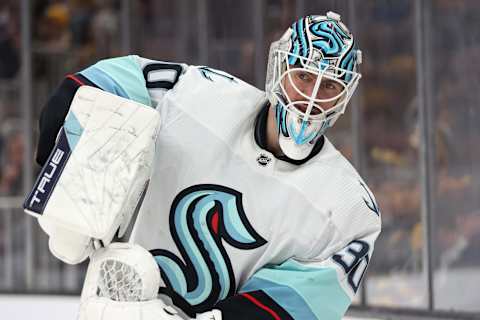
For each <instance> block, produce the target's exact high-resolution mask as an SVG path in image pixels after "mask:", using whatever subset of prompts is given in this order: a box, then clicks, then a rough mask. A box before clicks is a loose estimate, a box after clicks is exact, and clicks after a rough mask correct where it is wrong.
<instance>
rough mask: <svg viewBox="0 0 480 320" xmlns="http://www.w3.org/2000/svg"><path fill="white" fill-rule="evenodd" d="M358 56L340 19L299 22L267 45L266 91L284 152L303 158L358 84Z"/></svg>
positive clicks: (332, 15) (335, 16) (313, 18)
mask: <svg viewBox="0 0 480 320" xmlns="http://www.w3.org/2000/svg"><path fill="white" fill-rule="evenodd" d="M361 58H362V56H361V51H360V50H357V49H356V47H355V42H354V39H353V36H352V34H351V33H350V31H349V30H348V28H347V27H346V26H345V25H344V24H343V23H342V22H341V21H340V15H338V14H336V13H334V12H328V13H327V14H326V15H325V16H306V17H304V18H301V19H299V20H298V21H296V22H295V23H293V25H292V26H291V27H290V28H289V29H288V30H287V31H286V32H285V33H284V35H283V36H282V37H281V38H280V40H278V41H275V42H273V43H272V45H271V46H270V53H269V57H268V66H267V79H266V92H267V96H268V99H269V101H270V103H271V105H272V106H273V107H274V108H275V118H276V123H277V128H278V134H279V143H280V148H281V149H282V152H283V153H284V154H285V155H286V156H287V157H289V158H291V159H295V160H302V159H305V158H306V157H307V156H308V155H309V154H310V152H311V151H312V148H313V146H314V145H315V142H316V141H317V140H318V138H319V137H321V136H322V135H323V134H324V133H325V131H326V130H327V129H328V128H329V127H331V126H333V124H334V123H335V122H336V121H337V119H338V118H339V117H340V115H341V114H343V113H344V112H345V108H346V105H347V103H348V101H349V100H350V98H351V97H352V95H353V92H354V91H355V88H356V87H357V85H358V81H359V80H360V77H361V75H360V74H359V73H358V72H357V66H358V64H360V63H361Z"/></svg>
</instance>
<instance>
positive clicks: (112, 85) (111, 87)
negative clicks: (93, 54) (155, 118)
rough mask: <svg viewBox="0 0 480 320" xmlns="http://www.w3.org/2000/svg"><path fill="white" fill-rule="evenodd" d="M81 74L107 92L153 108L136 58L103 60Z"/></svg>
mask: <svg viewBox="0 0 480 320" xmlns="http://www.w3.org/2000/svg"><path fill="white" fill-rule="evenodd" d="M80 74H82V75H83V76H85V77H86V78H88V79H89V80H90V81H92V82H93V83H95V84H96V85H98V86H99V87H100V88H101V89H103V90H105V91H108V92H110V93H113V94H116V95H118V96H121V97H124V98H127V99H131V100H133V101H136V102H139V103H142V104H144V105H147V106H152V100H151V99H150V95H149V94H148V90H147V87H146V82H145V78H144V77H143V72H142V70H141V69H140V65H139V64H138V63H137V61H135V56H126V57H119V58H112V59H107V60H102V61H99V62H97V63H96V64H94V65H93V66H91V67H89V68H87V69H85V70H83V71H81V72H80Z"/></svg>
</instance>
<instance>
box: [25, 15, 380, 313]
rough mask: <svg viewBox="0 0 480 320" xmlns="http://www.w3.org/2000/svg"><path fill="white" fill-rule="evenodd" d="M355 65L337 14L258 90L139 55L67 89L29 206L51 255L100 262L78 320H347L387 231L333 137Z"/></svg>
mask: <svg viewBox="0 0 480 320" xmlns="http://www.w3.org/2000/svg"><path fill="white" fill-rule="evenodd" d="M360 63H361V52H360V50H358V49H357V47H356V44H355V42H354V39H353V35H352V34H351V33H350V31H349V30H348V29H347V27H346V26H345V25H344V24H343V22H342V21H341V19H340V15H338V14H336V13H333V12H328V13H327V14H326V15H324V16H307V17H304V18H301V19H299V20H298V21H296V22H295V23H294V24H293V25H292V26H291V27H290V28H288V30H287V31H286V32H285V34H284V35H283V36H282V37H281V38H280V39H279V40H278V41H276V42H274V43H272V45H271V48H270V53H269V59H268V68H267V79H266V90H265V91H262V90H259V89H257V88H255V87H253V86H251V85H249V84H247V83H245V82H243V81H242V80H240V79H238V78H236V77H235V76H232V75H230V74H228V73H226V72H223V71H220V70H215V69H212V68H209V67H206V66H191V65H186V64H182V63H170V62H163V61H156V60H150V59H146V58H142V57H139V56H134V55H132V56H126V57H119V58H112V59H107V60H102V61H100V62H98V63H96V64H94V65H92V66H90V67H88V68H87V69H85V70H83V71H80V72H78V73H76V74H72V75H69V76H67V77H66V78H65V79H64V81H63V82H62V83H61V85H60V86H59V87H58V89H57V90H56V91H55V92H54V93H53V95H52V96H51V98H50V99H49V101H48V103H47V104H46V106H45V107H44V109H43V110H42V115H41V118H40V139H39V144H38V149H37V162H38V163H39V164H41V165H42V166H43V167H42V171H41V172H40V174H39V177H38V179H37V181H36V183H35V185H34V188H33V190H32V192H31V194H30V195H29V196H28V197H27V199H26V201H25V205H24V207H25V210H26V212H27V213H29V214H31V215H33V216H35V217H37V218H38V222H39V224H40V226H41V227H42V229H43V230H44V231H45V232H46V233H47V234H48V235H49V248H50V250H51V252H52V253H53V254H54V255H55V256H56V257H58V258H59V259H61V260H62V261H65V262H66V263H71V264H76V263H80V262H82V261H84V260H86V259H89V267H88V271H87V275H86V278H85V284H84V288H83V290H82V297H81V307H80V316H79V318H80V319H82V320H150V319H152V320H153V319H155V320H170V319H172V320H173V319H200V320H201V319H212V320H213V319H215V320H222V319H223V320H240V319H245V320H246V319H248V320H255V319H262V320H265V319H275V320H278V319H282V320H283V319H301V320H305V319H329V320H330V319H341V318H342V316H343V315H344V313H345V312H346V310H347V309H348V307H349V305H350V303H351V301H352V299H353V297H354V295H355V293H356V292H357V290H358V288H359V286H360V282H361V279H362V277H363V275H364V273H365V271H366V268H367V266H368V264H369V262H370V260H371V257H372V252H373V247H374V242H375V240H376V238H377V236H378V234H379V232H380V226H381V217H380V210H379V208H378V206H377V204H376V201H375V198H374V196H373V194H372V193H371V191H370V190H369V188H368V187H367V185H366V183H365V182H364V181H363V179H362V178H361V177H360V175H359V174H358V173H357V171H356V170H355V169H354V168H353V166H352V165H351V164H350V163H349V162H348V161H347V160H346V159H345V158H344V157H343V156H342V155H341V153H340V152H339V151H338V150H337V149H335V147H334V146H333V144H332V143H331V142H330V140H329V139H328V138H327V136H326V131H327V129H328V128H330V127H331V126H333V125H334V123H335V122H336V120H337V119H338V118H339V117H340V116H341V115H342V114H343V113H344V112H345V109H346V106H347V103H348V101H349V100H350V98H351V97H352V95H353V93H354V91H355V88H356V87H357V85H358V82H359V80H360V73H359V70H358V66H359V64H360ZM118 239H121V241H120V242H119V241H118Z"/></svg>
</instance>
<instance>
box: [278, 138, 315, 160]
mask: <svg viewBox="0 0 480 320" xmlns="http://www.w3.org/2000/svg"><path fill="white" fill-rule="evenodd" d="M278 143H279V144H280V149H282V152H283V154H284V155H285V156H287V157H288V158H290V159H292V160H303V159H305V158H306V157H308V156H309V155H310V153H311V152H312V149H313V147H314V145H315V144H314V143H304V144H296V143H295V142H294V141H293V139H292V138H290V137H285V136H283V135H281V134H280V135H279V137H278Z"/></svg>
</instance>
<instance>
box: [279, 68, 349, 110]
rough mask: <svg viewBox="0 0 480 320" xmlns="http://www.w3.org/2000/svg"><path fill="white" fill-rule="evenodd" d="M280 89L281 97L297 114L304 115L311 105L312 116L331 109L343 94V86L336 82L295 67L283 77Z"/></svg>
mask: <svg viewBox="0 0 480 320" xmlns="http://www.w3.org/2000/svg"><path fill="white" fill-rule="evenodd" d="M282 89H283V90H282V91H283V96H284V97H286V98H287V100H289V102H290V104H292V106H293V107H294V108H296V109H297V111H298V113H299V114H306V113H307V111H308V108H309V105H310V104H312V107H311V111H310V115H312V116H315V115H320V114H322V113H324V112H326V111H328V110H329V109H331V108H333V107H334V106H335V105H336V103H337V101H338V100H340V99H341V98H342V96H343V95H344V94H345V85H344V84H343V83H341V82H339V81H338V80H336V79H332V78H329V77H328V76H325V75H324V76H323V77H321V76H319V75H318V74H317V73H314V72H311V71H308V70H305V69H303V68H295V67H294V68H292V69H291V72H289V73H288V74H287V75H286V76H285V77H283V79H282Z"/></svg>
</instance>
